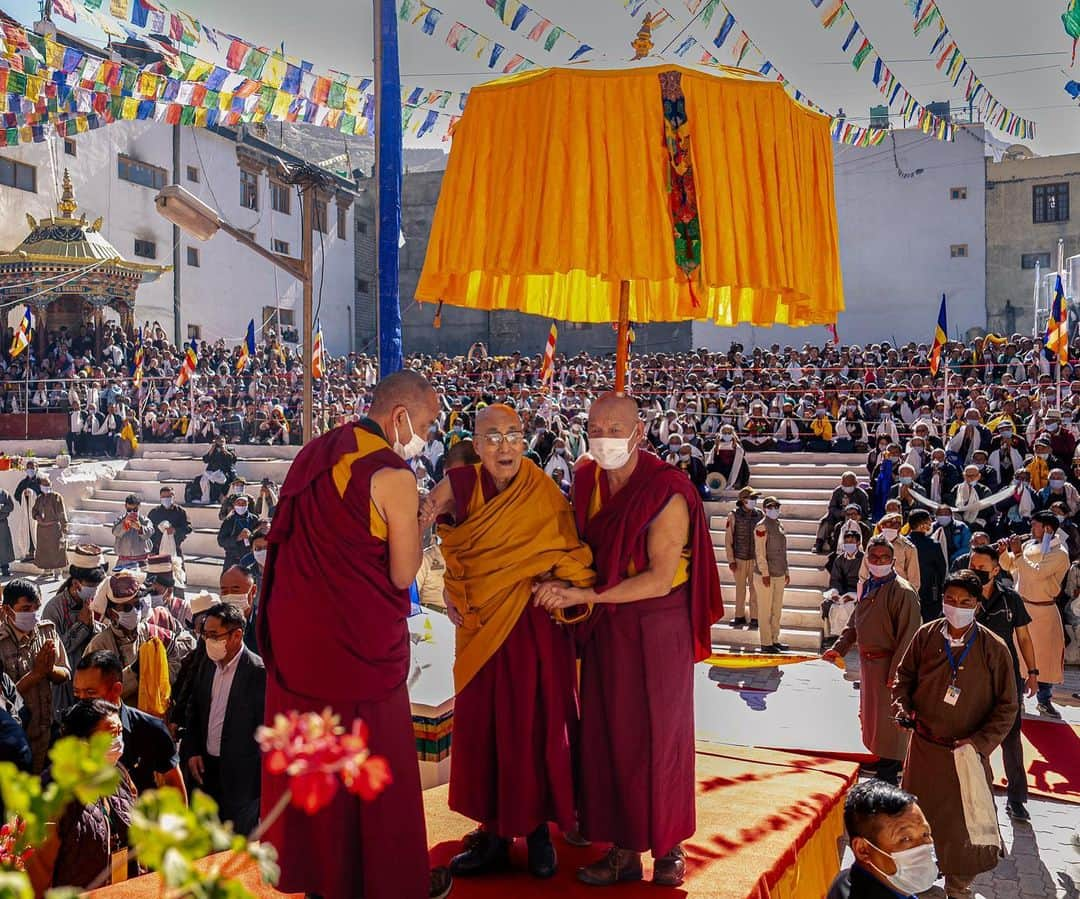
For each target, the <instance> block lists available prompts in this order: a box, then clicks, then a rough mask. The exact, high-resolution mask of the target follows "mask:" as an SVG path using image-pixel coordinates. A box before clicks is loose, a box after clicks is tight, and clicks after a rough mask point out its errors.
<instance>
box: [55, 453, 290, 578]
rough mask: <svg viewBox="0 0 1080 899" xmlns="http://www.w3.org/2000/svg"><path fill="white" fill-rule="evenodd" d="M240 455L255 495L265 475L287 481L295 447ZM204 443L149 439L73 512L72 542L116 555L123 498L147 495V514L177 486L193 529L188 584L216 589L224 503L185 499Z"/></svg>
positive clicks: (187, 548)
mask: <svg viewBox="0 0 1080 899" xmlns="http://www.w3.org/2000/svg"><path fill="white" fill-rule="evenodd" d="M233 449H234V450H235V451H236V453H237V456H238V457H239V460H238V461H237V464H236V473H237V474H238V475H240V476H241V477H244V478H246V479H247V482H248V485H249V489H248V492H249V494H250V495H252V496H255V495H256V494H257V492H258V489H259V483H260V482H261V481H262V479H263V478H265V477H269V478H273V480H274V483H276V484H277V485H278V486H279V487H280V485H281V483H282V481H284V480H285V475H286V473H287V472H288V470H289V465H290V464H291V461H292V456H293V455H295V452H296V449H297V448H296V447H284V448H283V447H273V448H270V447H264V446H237V447H233ZM208 450H209V447H208V446H205V445H202V446H200V445H186V444H185V445H180V444H175V445H172V444H157V445H154V444H148V445H144V447H143V448H141V449H140V452H139V454H138V455H137V456H136V457H135V458H134V459H130V460H128V462H127V464H126V465H125V466H124V467H123V468H122V469H121V470H120V471H118V472H117V473H116V477H114V478H111V479H109V480H106V481H102V482H100V483H99V484H97V485H96V486H95V487H94V488H92V489H91V491H90V495H89V496H88V497H87V498H86V499H83V500H81V501H80V502H79V503H78V505H76V507H75V508H74V509H70V510H69V512H68V517H69V528H68V531H69V541H68V542H69V544H74V543H84V542H89V543H96V544H98V545H99V546H102V547H105V548H107V549H108V551H109V553H108V554H109V555H110V556H111V555H112V546H113V535H112V526H113V524H115V523H116V521H118V520H119V519H120V518H121V517H122V516H123V514H124V498H125V497H127V496H128V494H132V493H133V494H135V495H136V496H139V497H140V498H141V499H142V500H143V506H142V510H141V511H142V513H143V514H146V513H147V512H148V511H149V510H150V509H151V508H153V507H154V506H156V505H157V504H158V500H159V492H160V490H161V487H162V486H164V485H165V484H168V485H169V486H170V487H172V488H173V491H174V493H175V496H176V501H177V503H178V504H180V505H182V506H183V507H184V509H185V510H186V511H187V514H188V520H189V521H190V522H191V526H192V528H193V530H192V533H191V534H189V535H188V537H187V539H186V540H185V541H184V567H185V569H186V570H187V578H188V586H189V587H192V588H194V589H200V588H206V589H211V590H215V591H216V590H217V588H218V578H219V577H220V575H221V565H222V560H223V558H224V552H223V551H222V550H221V548H220V547H219V546H218V544H217V533H218V528H219V527H220V526H221V522H220V520H219V519H218V508H219V504H218V503H214V504H212V505H209V506H199V505H190V504H188V503H185V502H184V488H185V486H186V485H187V483H188V482H189V481H191V479H192V478H194V477H196V476H197V475H200V474H202V473H203V471H204V470H205V469H206V466H205V465H204V464H203V462H202V458H201V457H202V455H203V454H204V453H206V452H207V451H208Z"/></svg>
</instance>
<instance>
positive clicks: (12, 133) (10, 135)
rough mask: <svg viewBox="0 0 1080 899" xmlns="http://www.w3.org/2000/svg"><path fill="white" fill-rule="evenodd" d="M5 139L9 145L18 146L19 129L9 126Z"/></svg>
mask: <svg viewBox="0 0 1080 899" xmlns="http://www.w3.org/2000/svg"><path fill="white" fill-rule="evenodd" d="M4 139H5V140H6V141H7V145H8V146H9V147H17V146H18V145H19V129H18V128H8V129H7V132H6V134H5V136H4Z"/></svg>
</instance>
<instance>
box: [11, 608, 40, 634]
mask: <svg viewBox="0 0 1080 899" xmlns="http://www.w3.org/2000/svg"><path fill="white" fill-rule="evenodd" d="M40 621H41V610H40V609H37V610H36V611H33V612H16V613H15V628H16V630H20V631H22V632H23V633H24V634H28V633H30V631H32V630H33V629H34V628H36V627H37V626H38V623H39V622H40Z"/></svg>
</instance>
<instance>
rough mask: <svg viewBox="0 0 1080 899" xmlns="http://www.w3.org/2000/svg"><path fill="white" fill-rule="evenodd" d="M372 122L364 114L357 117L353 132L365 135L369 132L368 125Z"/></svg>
mask: <svg viewBox="0 0 1080 899" xmlns="http://www.w3.org/2000/svg"><path fill="white" fill-rule="evenodd" d="M369 125H370V123H369V122H368V120H367V119H365V118H364V117H363V116H357V117H356V124H355V125H354V126H353V134H358V135H360V136H363V135H365V134H367V133H368V126H369Z"/></svg>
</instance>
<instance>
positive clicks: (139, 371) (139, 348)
mask: <svg viewBox="0 0 1080 899" xmlns="http://www.w3.org/2000/svg"><path fill="white" fill-rule="evenodd" d="M142 379H143V333H142V328H139V333H138V336H137V337H136V338H135V358H134V359H133V360H132V363H131V382H132V383H133V384H134V385H135V389H136V390H138V389H139V388H140V387H142Z"/></svg>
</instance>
